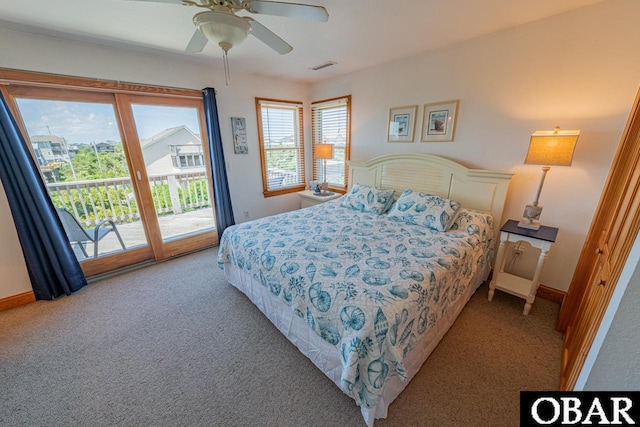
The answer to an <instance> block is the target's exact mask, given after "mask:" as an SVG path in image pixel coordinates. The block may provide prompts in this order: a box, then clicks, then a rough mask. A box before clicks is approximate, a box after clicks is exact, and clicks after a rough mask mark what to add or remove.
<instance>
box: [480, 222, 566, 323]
mask: <svg viewBox="0 0 640 427" xmlns="http://www.w3.org/2000/svg"><path fill="white" fill-rule="evenodd" d="M557 235H558V229H557V228H555V227H546V226H544V225H543V226H540V229H539V230H529V229H527V228H520V227H518V221H515V220H512V219H510V220H509V221H507V222H506V223H505V224H504V225H503V226H502V228H501V229H500V247H499V248H498V257H497V258H496V265H495V268H494V271H493V279H492V280H491V283H490V284H489V301H491V300H492V299H493V293H494V290H495V289H499V290H501V291H504V292H507V293H510V294H511V295H515V296H517V297H520V298H524V299H525V300H526V303H525V304H524V311H523V314H525V315H527V314H529V311H530V310H531V304H533V301H534V300H535V299H536V292H537V291H538V286H539V285H540V281H539V280H540V273H542V267H543V266H544V262H545V260H546V259H547V255H548V253H549V250H550V249H551V245H552V244H553V243H554V242H555V241H556V236H557ZM516 242H527V243H529V244H530V245H531V246H533V247H534V248H538V249H540V256H539V257H538V264H537V266H536V270H535V273H534V274H533V279H531V280H529V279H525V278H523V277H518V276H515V275H513V274H510V273H506V272H505V271H504V264H505V261H506V258H507V255H506V254H507V244H508V243H516Z"/></svg>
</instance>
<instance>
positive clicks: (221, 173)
mask: <svg viewBox="0 0 640 427" xmlns="http://www.w3.org/2000/svg"><path fill="white" fill-rule="evenodd" d="M203 93H204V95H203V98H204V115H205V118H206V122H207V137H208V139H209V152H210V153H211V156H210V157H211V172H212V175H213V177H212V178H213V194H214V197H215V206H216V222H217V224H216V228H217V229H218V237H219V238H220V237H222V233H223V232H224V230H225V229H226V228H227V227H229V226H230V225H233V224H235V220H234V218H233V209H232V208H231V194H230V193H229V181H228V180H227V170H226V168H225V165H226V163H225V161H224V151H223V149H222V137H221V136H220V121H219V120H218V106H217V104H216V92H215V90H214V89H213V88H210V87H208V88H206V89H204V90H203Z"/></svg>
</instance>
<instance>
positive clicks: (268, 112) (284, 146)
mask: <svg viewBox="0 0 640 427" xmlns="http://www.w3.org/2000/svg"><path fill="white" fill-rule="evenodd" d="M256 110H257V113H258V132H259V140H260V156H261V159H262V182H263V188H264V195H265V196H272V195H277V194H282V193H287V192H293V191H300V190H301V189H303V188H304V181H305V172H304V138H303V135H302V129H303V123H302V103H299V102H289V101H274V100H269V99H261V98H256Z"/></svg>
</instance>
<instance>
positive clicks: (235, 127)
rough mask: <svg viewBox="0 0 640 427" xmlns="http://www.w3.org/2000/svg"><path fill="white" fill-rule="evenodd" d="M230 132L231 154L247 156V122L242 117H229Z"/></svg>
mask: <svg viewBox="0 0 640 427" xmlns="http://www.w3.org/2000/svg"><path fill="white" fill-rule="evenodd" d="M231 132H232V134H233V152H234V153H235V154H249V146H248V145H247V121H246V120H245V118H244V117H231Z"/></svg>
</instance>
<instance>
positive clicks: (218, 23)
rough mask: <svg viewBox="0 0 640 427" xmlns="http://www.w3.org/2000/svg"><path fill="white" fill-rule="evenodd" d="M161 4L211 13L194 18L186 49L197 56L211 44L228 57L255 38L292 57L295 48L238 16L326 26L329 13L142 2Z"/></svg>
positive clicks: (192, 0) (261, 4) (210, 1)
mask: <svg viewBox="0 0 640 427" xmlns="http://www.w3.org/2000/svg"><path fill="white" fill-rule="evenodd" d="M139 1H152V2H158V3H171V4H183V5H185V6H196V7H201V8H204V9H209V10H207V11H205V12H200V13H197V14H196V15H195V16H194V17H193V23H194V25H195V26H196V31H195V33H194V34H193V37H191V41H190V42H189V44H188V45H187V48H186V49H185V50H186V51H187V52H191V53H197V52H201V51H202V49H204V47H205V46H206V45H207V43H208V42H211V43H215V44H217V45H218V46H220V47H221V48H222V50H223V51H224V54H225V56H226V54H227V52H228V51H229V49H231V48H232V47H233V46H235V45H238V44H240V43H242V41H243V40H244V39H245V38H246V37H247V36H248V35H249V34H252V35H253V36H254V37H256V38H257V39H258V40H260V41H261V42H263V43H264V44H266V45H267V46H269V47H270V48H271V49H273V50H275V51H276V52H278V53H279V54H281V55H284V54H286V53H289V52H291V51H292V50H293V47H292V46H291V45H290V44H289V43H287V42H285V41H284V40H282V39H281V38H280V37H278V36H277V35H276V34H275V33H273V32H272V31H271V30H269V29H268V28H267V27H265V26H264V25H262V24H260V23H259V22H258V21H256V20H255V19H253V18H251V17H249V16H238V15H236V12H239V11H246V12H249V13H253V14H263V15H274V16H284V17H287V18H300V19H306V20H309V21H317V22H326V21H327V20H328V19H329V14H328V13H327V10H326V9H325V8H324V7H322V6H310V5H306V4H299V3H284V2H278V1H269V0H139Z"/></svg>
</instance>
